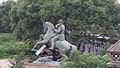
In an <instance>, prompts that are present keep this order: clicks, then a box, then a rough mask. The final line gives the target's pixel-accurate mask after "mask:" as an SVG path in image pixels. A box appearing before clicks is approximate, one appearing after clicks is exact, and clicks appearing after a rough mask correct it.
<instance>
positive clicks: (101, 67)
mask: <svg viewBox="0 0 120 68" xmlns="http://www.w3.org/2000/svg"><path fill="white" fill-rule="evenodd" d="M108 61H109V58H108V56H107V55H104V56H100V55H94V54H87V53H85V54H79V53H78V52H73V53H72V54H71V55H70V57H69V60H68V61H67V62H66V64H64V65H63V67H62V68H106V67H107V66H106V63H107V62H108Z"/></svg>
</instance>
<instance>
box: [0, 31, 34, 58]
mask: <svg viewBox="0 0 120 68" xmlns="http://www.w3.org/2000/svg"><path fill="white" fill-rule="evenodd" d="M0 41H1V43H0V58H10V57H14V56H15V55H19V54H21V53H22V54H24V55H25V56H30V55H32V52H31V49H32V47H33V44H34V42H31V41H26V42H23V41H15V37H14V36H13V35H12V34H7V33H3V34H0Z"/></svg>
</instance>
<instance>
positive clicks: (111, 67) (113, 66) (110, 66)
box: [107, 61, 120, 68]
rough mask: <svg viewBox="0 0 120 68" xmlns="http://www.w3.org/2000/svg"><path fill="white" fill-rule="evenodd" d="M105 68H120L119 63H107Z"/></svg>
mask: <svg viewBox="0 0 120 68" xmlns="http://www.w3.org/2000/svg"><path fill="white" fill-rule="evenodd" d="M107 66H108V68H120V62H115V61H112V62H109V63H107Z"/></svg>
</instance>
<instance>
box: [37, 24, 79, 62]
mask: <svg viewBox="0 0 120 68" xmlns="http://www.w3.org/2000/svg"><path fill="white" fill-rule="evenodd" d="M43 27H44V31H45V32H46V34H45V35H44V36H43V40H42V41H40V42H37V43H36V44H40V45H45V44H48V43H49V42H51V39H52V38H53V37H54V36H55V35H56V33H54V29H55V27H54V25H53V24H52V23H50V22H45V23H44V24H43ZM55 48H58V49H59V52H60V54H61V55H62V58H60V59H58V60H57V61H65V60H66V59H68V54H69V53H70V52H71V51H74V50H76V51H77V47H76V46H75V45H72V44H70V43H69V42H67V41H66V40H63V41H61V40H57V41H56V42H55Z"/></svg>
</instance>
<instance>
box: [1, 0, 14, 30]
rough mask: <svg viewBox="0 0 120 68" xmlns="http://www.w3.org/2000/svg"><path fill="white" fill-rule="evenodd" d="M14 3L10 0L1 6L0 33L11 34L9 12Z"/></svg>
mask: <svg viewBox="0 0 120 68" xmlns="http://www.w3.org/2000/svg"><path fill="white" fill-rule="evenodd" d="M13 4H15V2H14V1H12V0H9V1H6V2H3V3H2V4H1V5H0V32H11V29H10V28H11V27H10V25H9V24H10V16H9V11H10V10H11V7H12V5H13Z"/></svg>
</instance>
